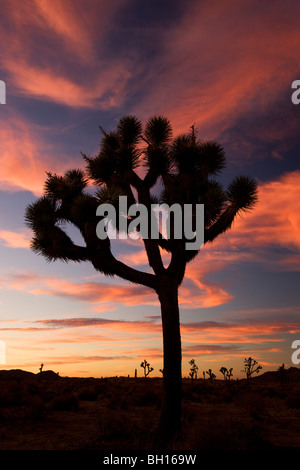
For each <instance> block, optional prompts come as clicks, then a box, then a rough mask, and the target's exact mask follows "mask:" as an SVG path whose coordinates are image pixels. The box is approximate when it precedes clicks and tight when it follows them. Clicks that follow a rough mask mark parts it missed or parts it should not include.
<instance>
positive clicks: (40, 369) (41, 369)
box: [39, 364, 44, 373]
mask: <svg viewBox="0 0 300 470" xmlns="http://www.w3.org/2000/svg"><path fill="white" fill-rule="evenodd" d="M43 367H44V364H41V367H40V368H39V371H40V373H42V372H43Z"/></svg>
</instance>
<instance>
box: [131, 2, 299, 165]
mask: <svg viewBox="0 0 300 470" xmlns="http://www.w3.org/2000/svg"><path fill="white" fill-rule="evenodd" d="M189 7H190V8H187V9H186V10H185V13H184V15H183V16H182V18H181V21H179V22H176V24H175V25H174V28H173V29H172V28H169V29H168V30H167V31H166V32H165V36H164V38H163V39H164V48H163V52H162V54H163V56H159V58H158V59H157V60H158V63H156V64H153V66H152V68H151V69H150V71H149V72H148V75H147V76H146V78H147V83H152V85H153V86H152V89H151V93H149V94H148V96H147V97H146V98H145V100H144V102H143V106H142V107H141V103H140V102H139V103H138V104H137V106H136V110H137V111H136V112H137V113H139V114H140V109H142V110H143V117H145V118H147V117H148V116H149V115H152V114H153V113H154V114H156V113H158V112H162V113H164V114H166V115H167V116H168V117H169V118H170V119H171V121H172V122H173V123H174V127H175V131H176V132H187V131H188V130H189V126H190V125H192V124H193V123H196V127H197V128H198V130H199V137H201V138H216V137H217V136H218V135H220V133H221V132H222V131H224V130H226V129H230V128H231V126H232V125H233V124H235V123H236V122H237V120H238V119H239V118H240V117H241V116H243V115H244V114H247V113H248V112H250V113H253V112H254V111H255V112H258V113H261V112H262V111H264V110H266V108H268V107H269V106H270V105H272V104H274V103H276V102H277V101H278V96H279V95H280V94H281V93H284V92H285V91H286V90H289V88H290V82H289V78H288V77H297V74H298V65H297V55H296V54H297V53H296V51H297V50H299V47H300V37H299V34H298V24H297V18H298V15H299V5H294V7H295V10H294V11H293V13H292V14H291V12H290V11H288V10H286V9H285V8H284V6H283V5H282V6H281V5H279V3H277V4H276V8H274V9H271V10H270V8H266V6H262V5H261V3H259V2H257V1H254V2H251V3H249V4H247V5H245V4H244V3H239V2H237V1H231V2H217V3H214V2H209V1H208V0H205V1H202V2H193V3H192V5H191V4H190V5H189ZM258 10H259V14H257V11H258ZM279 18H280V19H279ZM161 63H163V64H164V66H163V67H160V65H161ZM166 90H168V92H167V93H166ZM287 99H289V96H288V94H287ZM260 132H261V133H262V132H263V133H264V132H265V129H263V131H262V130H261V131H260ZM267 132H268V131H267ZM289 132H290V129H288V126H281V136H282V133H284V135H285V136H286V135H288V134H289ZM269 134H270V135H269V136H268V137H267V138H268V140H269V141H271V140H272V141H273V140H274V139H277V140H278V137H277V136H276V135H275V134H274V133H273V132H272V133H270V132H269ZM241 151H242V152H243V153H242V154H241V158H242V157H243V155H244V153H246V148H245V149H239V152H241Z"/></svg>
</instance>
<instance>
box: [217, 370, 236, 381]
mask: <svg viewBox="0 0 300 470" xmlns="http://www.w3.org/2000/svg"><path fill="white" fill-rule="evenodd" d="M232 371H233V368H232V367H231V369H227V367H221V369H220V372H221V374H223V377H224V380H227V379H228V380H230V377H232Z"/></svg>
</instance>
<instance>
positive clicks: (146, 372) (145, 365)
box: [141, 359, 154, 378]
mask: <svg viewBox="0 0 300 470" xmlns="http://www.w3.org/2000/svg"><path fill="white" fill-rule="evenodd" d="M141 367H143V369H144V375H145V378H146V377H148V375H149V374H150V373H151V372H152V371H153V370H154V369H153V367H150V364H149V362H147V361H146V359H145V360H144V361H143V362H142V363H141Z"/></svg>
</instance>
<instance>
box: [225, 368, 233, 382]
mask: <svg viewBox="0 0 300 470" xmlns="http://www.w3.org/2000/svg"><path fill="white" fill-rule="evenodd" d="M232 371H233V367H231V368H230V369H228V370H227V372H226V379H228V380H230V377H232V376H233V373H232Z"/></svg>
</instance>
